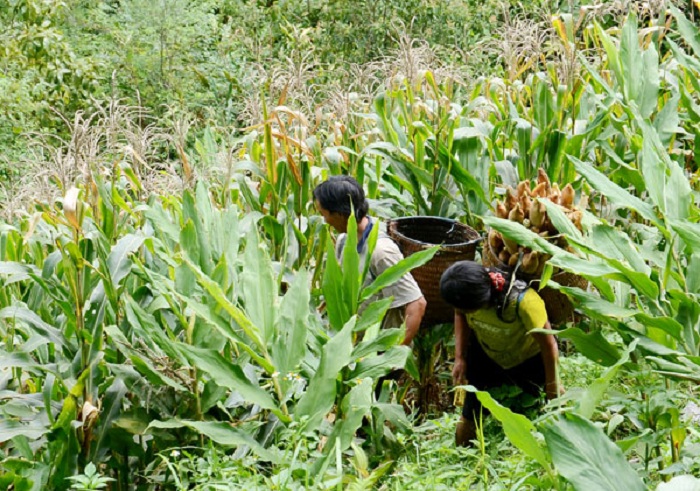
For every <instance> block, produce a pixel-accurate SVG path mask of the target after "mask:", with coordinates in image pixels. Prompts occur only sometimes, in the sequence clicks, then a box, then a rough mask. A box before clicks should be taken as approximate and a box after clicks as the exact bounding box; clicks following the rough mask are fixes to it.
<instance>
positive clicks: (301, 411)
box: [294, 317, 356, 431]
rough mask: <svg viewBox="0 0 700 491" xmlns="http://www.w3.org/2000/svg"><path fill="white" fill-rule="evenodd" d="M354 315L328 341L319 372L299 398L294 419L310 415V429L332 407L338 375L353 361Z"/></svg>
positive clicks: (311, 429) (316, 425)
mask: <svg viewBox="0 0 700 491" xmlns="http://www.w3.org/2000/svg"><path fill="white" fill-rule="evenodd" d="M355 320H356V319H355V318H354V317H353V318H351V319H350V321H348V323H347V324H345V326H344V327H343V329H341V330H340V332H338V333H336V334H335V335H333V337H332V338H331V339H330V340H329V341H328V342H327V343H326V344H325V346H324V347H323V351H322V353H321V361H320V363H319V366H318V369H317V370H316V373H314V375H313V377H312V378H311V380H310V381H309V386H308V388H307V389H306V392H305V393H304V395H303V396H302V397H301V399H300V400H299V403H298V404H297V407H296V410H295V412H294V419H295V420H296V421H300V420H301V419H303V418H304V417H308V422H307V430H309V431H313V430H315V429H316V428H318V426H319V425H320V424H321V421H322V419H323V418H324V417H325V416H326V414H328V413H329V412H330V411H331V409H332V408H333V404H334V403H335V396H336V379H337V378H338V374H339V373H340V371H341V370H342V369H343V367H345V366H346V365H347V364H348V363H350V361H352V350H353V345H352V331H353V329H354V327H355Z"/></svg>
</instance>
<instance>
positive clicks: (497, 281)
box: [489, 271, 506, 292]
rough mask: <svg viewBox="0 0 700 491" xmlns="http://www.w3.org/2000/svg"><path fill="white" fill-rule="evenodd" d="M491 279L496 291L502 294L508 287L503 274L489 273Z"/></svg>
mask: <svg viewBox="0 0 700 491" xmlns="http://www.w3.org/2000/svg"><path fill="white" fill-rule="evenodd" d="M489 278H491V285H492V286H493V287H494V288H495V289H496V291H497V292H502V291H503V288H504V287H505V286H506V279H505V278H504V277H503V275H502V274H501V273H495V272H493V271H491V272H489Z"/></svg>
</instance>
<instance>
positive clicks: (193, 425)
mask: <svg viewBox="0 0 700 491" xmlns="http://www.w3.org/2000/svg"><path fill="white" fill-rule="evenodd" d="M183 427H186V428H190V429H192V430H194V431H196V432H198V433H201V434H202V435H204V436H206V437H207V438H210V439H211V440H212V441H214V442H216V443H218V444H219V445H224V446H227V447H241V446H247V447H249V448H250V449H251V450H252V451H253V452H254V453H255V454H256V455H257V456H258V457H259V458H260V459H262V460H265V461H267V462H276V461H277V457H276V456H275V455H274V454H273V453H272V452H270V451H269V450H267V449H265V448H264V447H263V446H261V445H260V444H259V443H258V442H257V441H255V439H253V437H252V436H250V435H249V434H248V433H247V432H246V431H244V430H242V429H238V428H235V427H234V426H232V425H231V424H229V423H224V422H219V421H187V420H178V419H171V420H168V421H152V422H151V424H149V425H148V430H151V429H153V428H156V429H164V430H169V429H173V428H183Z"/></svg>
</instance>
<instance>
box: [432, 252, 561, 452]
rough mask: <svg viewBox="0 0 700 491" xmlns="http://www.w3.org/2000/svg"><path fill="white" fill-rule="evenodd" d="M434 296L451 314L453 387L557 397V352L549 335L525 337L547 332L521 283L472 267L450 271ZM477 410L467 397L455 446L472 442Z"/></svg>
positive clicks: (540, 305) (533, 297)
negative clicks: (504, 388) (506, 387)
mask: <svg viewBox="0 0 700 491" xmlns="http://www.w3.org/2000/svg"><path fill="white" fill-rule="evenodd" d="M440 294H441V295H442V297H443V298H444V299H445V301H447V302H448V303H449V304H450V305H452V306H453V307H454V308H455V364H454V368H453V370H452V377H453V379H454V382H455V383H456V384H466V383H469V384H471V385H473V386H474V387H476V388H477V389H479V390H486V389H489V388H494V387H500V386H502V385H517V386H518V387H520V388H521V389H522V390H523V391H524V392H526V393H528V394H532V395H533V396H536V397H538V396H539V395H540V393H541V391H542V390H544V392H545V393H546V395H547V398H548V399H553V398H555V397H557V395H558V394H559V390H558V386H557V362H558V357H559V350H558V348H557V343H556V340H555V339H554V336H552V335H551V334H541V333H531V332H530V331H532V330H533V329H540V328H545V329H550V328H551V327H550V325H549V321H548V320H547V311H546V310H545V306H544V302H543V301H542V298H540V296H539V295H538V294H537V292H536V291H535V290H533V289H532V288H529V287H528V286H527V285H526V284H525V283H524V282H522V281H519V280H515V281H513V282H512V283H511V282H510V281H509V279H508V278H507V275H506V274H505V273H502V272H500V271H498V270H496V269H487V268H485V267H483V266H482V265H481V264H478V263H475V262H473V261H460V262H457V263H455V264H453V265H452V266H450V267H449V268H448V269H447V270H446V271H445V272H444V273H443V275H442V278H441V279H440ZM480 412H481V404H480V403H479V401H478V399H477V397H476V394H474V393H472V392H468V393H467V396H466V400H465V402H464V408H463V410H462V419H461V420H460V422H459V423H458V424H457V431H456V432H455V440H456V443H457V445H459V446H465V445H469V443H470V441H471V440H472V439H474V438H475V437H476V424H475V422H476V421H478V418H479V414H480Z"/></svg>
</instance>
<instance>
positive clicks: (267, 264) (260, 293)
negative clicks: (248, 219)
mask: <svg viewBox="0 0 700 491" xmlns="http://www.w3.org/2000/svg"><path fill="white" fill-rule="evenodd" d="M243 260H244V265H245V266H244V268H243V272H242V273H241V275H240V280H241V287H240V291H241V294H242V297H243V301H244V302H245V312H246V314H247V317H248V318H249V319H250V321H251V323H252V324H254V325H255V326H257V327H258V328H259V329H260V334H261V337H262V340H263V341H264V342H265V343H266V344H267V343H270V342H272V338H273V335H274V325H275V317H276V313H277V296H278V288H277V283H276V281H275V276H274V272H273V270H272V262H271V261H270V257H269V256H268V254H267V251H266V250H265V249H264V247H263V245H262V244H261V243H260V239H259V237H258V233H257V230H255V229H253V230H251V232H250V233H249V234H248V238H247V243H246V247H245V252H244V254H243Z"/></svg>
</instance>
